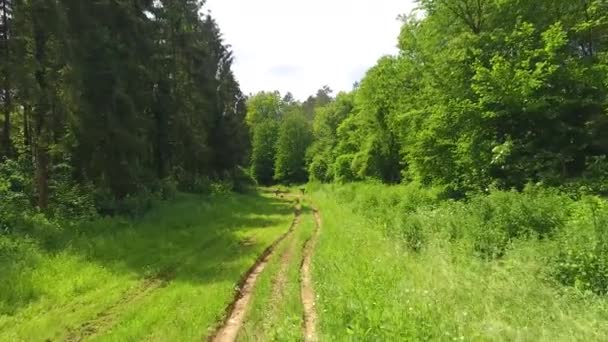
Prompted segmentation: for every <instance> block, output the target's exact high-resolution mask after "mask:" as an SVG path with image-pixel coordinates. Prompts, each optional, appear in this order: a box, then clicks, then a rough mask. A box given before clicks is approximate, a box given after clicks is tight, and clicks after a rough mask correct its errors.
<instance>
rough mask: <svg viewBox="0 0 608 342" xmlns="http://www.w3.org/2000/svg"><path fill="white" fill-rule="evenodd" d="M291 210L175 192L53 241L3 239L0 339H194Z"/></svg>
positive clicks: (246, 199)
mask: <svg viewBox="0 0 608 342" xmlns="http://www.w3.org/2000/svg"><path fill="white" fill-rule="evenodd" d="M292 213H293V209H292V206H291V204H290V203H287V202H285V201H279V200H277V199H273V198H270V197H263V196H260V195H223V196H214V197H213V198H210V197H197V196H186V195H180V197H179V198H178V199H177V200H175V201H174V202H172V203H165V204H163V205H162V206H161V207H158V208H155V209H154V210H152V211H151V212H150V213H149V214H148V215H146V216H145V217H143V218H142V219H138V220H127V219H118V218H114V219H103V220H99V221H96V222H93V223H90V224H86V225H83V226H79V227H75V228H69V229H65V230H63V231H59V232H57V236H55V237H54V240H53V241H60V242H56V243H54V244H48V243H47V242H48V241H46V240H48V239H46V240H45V241H39V240H37V239H36V237H35V236H33V237H30V238H25V237H21V238H11V239H13V240H10V241H9V240H7V239H4V240H3V241H0V252H1V253H0V273H1V274H2V283H1V284H0V341H44V340H46V339H50V340H64V339H66V338H77V337H79V336H83V335H84V336H85V337H87V338H91V339H93V340H101V341H129V340H131V341H138V340H156V341H188V340H201V338H203V337H204V336H205V335H207V334H208V333H210V332H211V329H212V328H213V326H214V324H216V322H217V321H219V320H220V319H221V317H222V316H223V315H224V310H225V307H226V306H227V304H228V303H229V302H230V301H231V300H232V299H233V295H234V288H235V286H236V283H237V282H238V280H239V279H240V277H241V275H242V274H243V273H244V272H245V271H246V270H247V269H248V268H249V267H250V266H251V265H252V264H253V263H254V262H255V260H256V258H257V257H258V255H259V254H261V252H262V251H263V250H264V249H265V248H266V247H267V246H268V245H270V244H271V243H272V241H274V240H275V239H276V238H277V237H278V236H279V235H281V234H282V233H283V232H285V231H286V230H287V228H288V227H289V224H290V222H291V220H292V218H293V214H292ZM47 238H48V237H47Z"/></svg>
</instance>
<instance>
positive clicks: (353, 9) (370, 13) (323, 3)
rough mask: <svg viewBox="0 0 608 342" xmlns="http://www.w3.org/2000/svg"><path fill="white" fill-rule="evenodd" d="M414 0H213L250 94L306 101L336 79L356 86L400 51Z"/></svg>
mask: <svg viewBox="0 0 608 342" xmlns="http://www.w3.org/2000/svg"><path fill="white" fill-rule="evenodd" d="M413 8H414V4H413V0H207V3H206V4H205V7H204V9H205V11H209V10H210V11H211V14H212V15H213V17H215V19H216V20H217V22H218V23H219V26H220V29H221V30H222V33H223V35H224V41H225V43H227V44H230V45H231V46H232V50H233V52H234V55H235V64H234V66H233V70H234V72H235V74H236V77H237V79H238V80H239V82H240V84H241V88H242V90H243V92H245V93H246V94H249V93H256V92H258V91H261V90H268V91H272V90H279V91H280V92H281V93H282V94H285V93H286V92H287V91H290V92H291V93H292V94H293V95H294V96H295V97H296V98H297V99H300V100H304V99H306V98H307V97H308V96H309V95H313V94H315V93H316V91H317V89H319V88H321V87H322V86H324V85H329V86H330V88H332V89H333V90H334V92H335V93H337V92H338V91H342V90H344V91H348V90H351V89H352V86H353V83H354V82H356V81H359V80H361V78H362V77H363V76H364V75H365V71H366V70H367V69H369V68H370V67H372V66H373V65H374V64H375V63H376V61H377V60H378V59H379V58H380V57H382V56H383V55H387V54H395V53H396V52H397V48H396V45H397V37H398V35H399V30H400V27H401V25H400V22H399V21H398V20H397V16H398V15H399V14H407V13H409V12H410V11H411V10H412V9H413Z"/></svg>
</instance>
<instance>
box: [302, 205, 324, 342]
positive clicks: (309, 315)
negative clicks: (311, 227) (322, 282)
mask: <svg viewBox="0 0 608 342" xmlns="http://www.w3.org/2000/svg"><path fill="white" fill-rule="evenodd" d="M313 215H314V218H315V231H314V233H313V235H312V237H311V238H310V239H309V240H308V241H307V242H306V244H305V246H304V257H303V260H302V269H301V272H300V274H301V277H302V289H301V294H302V306H303V307H304V340H305V341H318V340H319V339H318V337H317V329H316V327H317V312H316V310H315V291H314V288H313V285H312V284H313V282H312V255H313V253H314V249H315V244H316V243H317V238H318V236H319V232H320V230H321V215H320V214H319V211H318V210H313Z"/></svg>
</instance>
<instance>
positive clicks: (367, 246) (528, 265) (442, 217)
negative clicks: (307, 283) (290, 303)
mask: <svg viewBox="0 0 608 342" xmlns="http://www.w3.org/2000/svg"><path fill="white" fill-rule="evenodd" d="M309 191H310V192H312V193H311V197H312V199H313V201H314V202H315V203H316V204H317V205H319V207H320V208H322V214H323V218H324V224H323V230H322V234H321V235H320V238H319V243H318V247H317V250H316V252H315V257H314V274H315V279H316V281H317V283H316V284H315V286H316V289H317V296H318V303H317V306H318V307H317V310H318V312H320V315H319V317H320V318H319V320H320V322H319V337H320V340H324V341H337V340H364V341H378V340H401V341H418V340H445V341H447V340H456V341H458V340H474V341H513V340H519V341H575V340H581V341H582V340H585V341H601V340H604V339H605V336H608V300H607V299H606V298H605V294H606V291H607V289H608V287H607V285H608V282H607V279H608V278H607V277H606V275H607V269H606V265H607V263H606V256H607V255H608V254H607V252H608V249H607V248H606V247H607V245H606V241H607V240H606V236H607V234H608V232H607V231H606V228H607V227H608V224H607V223H608V205H607V203H606V201H605V200H603V199H601V198H598V197H593V196H579V197H576V196H575V198H573V197H572V196H568V195H565V194H563V193H560V192H559V191H557V190H546V189H542V188H534V187H529V188H527V189H526V190H524V191H523V192H521V193H519V192H510V191H492V192H490V193H489V194H481V195H476V196H471V197H470V198H469V199H467V200H464V201H452V200H448V199H445V198H443V197H442V193H441V192H440V191H435V190H433V189H423V188H421V187H419V186H417V185H415V184H410V185H400V186H386V185H380V184H373V183H371V184H363V183H360V184H348V185H323V186H320V185H311V186H309Z"/></svg>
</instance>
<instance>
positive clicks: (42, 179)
mask: <svg viewBox="0 0 608 342" xmlns="http://www.w3.org/2000/svg"><path fill="white" fill-rule="evenodd" d="M37 145H38V146H37V148H36V188H37V190H38V208H40V209H43V210H44V209H46V208H47V207H48V205H49V193H48V192H49V175H48V170H49V154H48V151H47V149H46V147H43V146H44V145H46V144H44V143H38V144H37ZM40 145H42V146H40Z"/></svg>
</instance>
